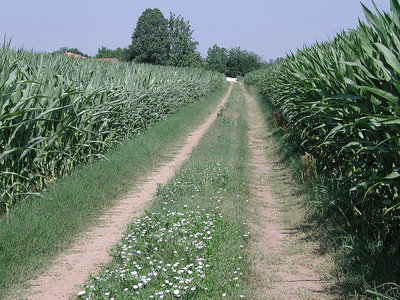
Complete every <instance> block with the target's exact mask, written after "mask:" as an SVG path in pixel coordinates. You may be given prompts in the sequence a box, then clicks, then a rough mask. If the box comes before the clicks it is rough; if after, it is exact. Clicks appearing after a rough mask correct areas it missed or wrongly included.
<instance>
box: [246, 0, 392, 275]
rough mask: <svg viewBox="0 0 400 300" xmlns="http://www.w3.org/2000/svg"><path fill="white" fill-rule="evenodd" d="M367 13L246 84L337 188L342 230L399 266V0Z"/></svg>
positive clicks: (333, 201)
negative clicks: (356, 23)
mask: <svg viewBox="0 0 400 300" xmlns="http://www.w3.org/2000/svg"><path fill="white" fill-rule="evenodd" d="M363 8H364V12H365V16H366V19H367V21H368V24H365V23H363V22H360V25H359V27H358V28H357V29H355V30H351V31H347V32H342V33H340V34H338V35H337V36H336V37H335V38H334V39H333V40H331V41H329V42H325V43H319V44H318V43H317V44H315V45H314V46H312V47H306V48H304V49H302V50H301V51H298V52H297V53H296V55H293V54H291V55H289V56H288V57H287V58H286V59H285V60H284V61H283V62H282V63H280V64H277V65H275V66H272V67H270V68H266V69H262V70H257V71H254V72H252V73H249V74H247V75H246V77H245V81H246V83H248V84H252V85H256V86H258V88H259V89H260V91H261V93H262V95H263V97H264V99H267V101H269V102H270V103H271V104H272V106H273V108H274V109H275V111H276V113H278V114H279V115H281V116H282V118H283V121H282V123H283V124H282V125H281V126H282V128H284V131H285V132H286V133H285V134H286V139H287V140H288V141H291V142H292V143H293V144H294V148H295V149H296V151H299V153H306V152H307V153H311V154H312V155H313V157H315V158H316V161H317V169H318V171H317V172H318V174H321V175H323V176H324V177H325V178H327V179H328V181H329V182H330V183H331V185H332V186H334V187H335V188H334V189H335V190H336V191H337V195H336V197H335V199H330V200H329V203H327V204H326V206H331V207H334V209H333V210H331V211H334V212H335V213H336V214H338V215H340V219H341V222H342V223H341V224H340V227H341V228H342V230H344V231H346V230H349V231H352V233H353V234H354V236H353V237H354V238H355V239H364V240H368V241H369V245H370V247H371V248H370V249H372V248H374V249H384V250H382V251H384V252H385V253H386V254H388V255H389V256H391V257H397V259H398V257H399V256H398V255H399V254H400V239H399V236H400V197H399V191H400V117H399V113H400V4H399V2H398V0H392V1H391V10H390V12H388V13H387V12H384V13H383V12H380V11H379V10H378V9H377V8H376V7H375V8H376V11H377V12H376V13H373V12H371V11H370V10H369V9H368V8H366V7H365V6H363ZM326 206H325V208H326ZM359 250H360V249H358V250H357V249H354V251H359ZM376 263H377V264H379V262H376ZM397 265H398V261H397ZM397 271H398V270H397ZM391 276H393V274H392V275H391ZM399 276H400V274H399V273H396V274H395V275H394V277H396V278H397V279H399Z"/></svg>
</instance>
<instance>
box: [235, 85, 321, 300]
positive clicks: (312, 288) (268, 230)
mask: <svg viewBox="0 0 400 300" xmlns="http://www.w3.org/2000/svg"><path fill="white" fill-rule="evenodd" d="M242 92H243V95H244V97H245V99H246V102H247V107H248V124H249V150H250V153H251V157H252V158H251V162H250V164H251V167H252V169H253V172H252V173H253V180H252V181H251V182H252V185H251V190H252V195H253V197H254V201H255V202H256V203H255V207H256V211H254V214H252V219H251V220H249V222H250V224H251V227H252V229H253V233H254V234H255V239H254V240H253V243H252V245H251V247H250V251H252V252H253V253H252V256H253V273H254V275H253V278H252V281H253V283H254V284H255V286H256V294H257V299H326V298H325V297H323V295H322V291H323V285H322V282H321V281H320V279H319V276H318V275H317V274H316V273H315V272H314V271H313V269H311V268H308V267H306V266H303V265H300V264H299V263H298V262H295V261H294V259H301V260H306V259H308V258H306V257H297V256H295V257H287V256H286V255H285V254H284V252H285V249H286V248H287V247H288V245H289V244H290V243H291V242H293V240H294V239H296V237H295V236H292V235H290V234H288V229H287V228H284V227H283V226H282V225H281V223H280V216H279V211H278V209H277V203H276V199H275V198H274V196H273V195H272V194H271V191H270V188H269V183H268V181H267V178H268V174H269V172H270V171H271V162H269V161H268V160H267V158H266V152H265V149H266V147H267V143H271V137H268V128H267V126H266V123H265V120H264V117H263V115H262V113H261V110H260V108H259V107H258V104H257V102H256V101H255V99H254V98H253V97H252V96H250V95H249V94H248V93H247V91H246V90H245V88H244V87H243V85H242ZM268 139H269V141H268ZM274 260H275V261H274ZM277 261H281V262H280V263H279V267H278V268H276V263H277Z"/></svg>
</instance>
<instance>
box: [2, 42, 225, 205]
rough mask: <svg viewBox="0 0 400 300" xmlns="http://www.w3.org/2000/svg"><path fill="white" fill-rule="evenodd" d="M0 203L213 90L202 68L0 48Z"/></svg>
mask: <svg viewBox="0 0 400 300" xmlns="http://www.w3.org/2000/svg"><path fill="white" fill-rule="evenodd" d="M0 69H1V70H2V72H1V75H0V134H1V139H0V192H1V194H0V207H1V211H4V210H8V209H9V208H10V207H11V206H12V205H13V204H14V203H15V201H16V200H17V199H18V198H20V197H23V196H24V195H26V194H29V193H34V192H37V191H40V190H42V189H43V188H45V187H46V185H48V184H49V183H51V182H52V181H54V180H55V179H57V178H59V177H60V176H63V175H64V174H66V173H69V172H70V171H71V170H72V169H73V168H74V167H75V166H79V165H82V164H84V163H86V162H89V161H91V160H92V159H93V158H95V157H102V155H101V153H102V152H103V151H104V150H106V149H108V148H110V147H112V146H113V145H114V144H115V143H118V142H120V141H122V140H124V139H126V138H127V137H130V136H132V135H134V134H136V133H138V132H140V131H141V130H143V129H145V128H147V127H148V126H150V125H151V124H153V123H154V122H156V121H158V120H161V119H163V118H164V117H165V116H166V115H168V114H171V113H173V112H175V111H176V110H178V109H179V108H180V107H181V106H182V105H184V104H186V103H190V102H193V101H194V100H197V99H199V98H200V97H203V96H205V95H206V94H208V93H209V92H211V91H213V90H214V89H215V88H216V87H217V86H220V85H221V84H222V82H223V77H222V76H221V75H218V74H215V73H211V72H208V71H202V70H193V69H176V68H173V67H154V66H148V65H134V64H127V63H118V62H117V63H115V62H114V63H105V62H97V61H95V60H79V59H74V58H69V57H66V56H60V55H55V54H35V53H32V52H26V51H22V50H19V51H12V50H9V49H8V47H7V46H6V45H3V46H2V48H1V49H0Z"/></svg>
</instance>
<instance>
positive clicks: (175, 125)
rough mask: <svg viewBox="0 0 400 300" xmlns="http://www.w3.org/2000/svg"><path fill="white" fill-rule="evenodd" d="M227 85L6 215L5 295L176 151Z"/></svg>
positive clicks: (1, 253)
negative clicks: (105, 158)
mask: <svg viewBox="0 0 400 300" xmlns="http://www.w3.org/2000/svg"><path fill="white" fill-rule="evenodd" d="M225 92H226V86H225V88H224V89H221V90H220V91H217V92H215V93H213V94H212V95H210V97H208V98H207V99H204V100H200V101H198V102H196V103H194V104H191V105H188V106H186V107H184V108H182V110H180V111H179V112H177V113H176V114H174V115H172V116H169V117H168V118H167V119H166V120H164V121H161V122H159V123H157V124H155V125H154V126H153V127H152V128H150V129H148V130H147V131H146V132H145V133H142V134H140V135H137V136H136V137H134V138H132V139H131V140H128V141H126V142H124V143H122V144H121V145H119V146H117V147H116V148H114V149H113V150H111V151H109V152H108V153H106V154H105V156H106V157H107V159H108V160H98V161H95V162H93V163H91V164H89V165H87V166H84V167H82V168H81V169H80V170H76V171H75V172H74V173H73V174H71V175H70V176H68V177H66V178H63V179H60V180H58V182H56V183H54V184H52V185H51V186H50V187H49V189H48V190H47V191H45V192H44V193H43V194H42V197H40V198H38V197H27V198H26V199H24V200H23V201H21V203H19V204H18V205H17V206H16V207H15V208H13V210H12V211H11V212H10V214H8V215H7V216H1V217H0V294H1V295H2V297H6V296H7V295H8V296H10V295H11V297H12V295H13V294H14V293H18V290H19V289H20V288H21V287H24V285H25V284H26V282H27V281H28V280H29V279H32V278H33V277H34V276H36V275H37V274H40V272H41V271H42V270H43V269H44V268H45V267H46V266H48V265H49V264H50V263H51V262H52V259H54V257H55V256H56V255H57V254H58V253H60V252H61V251H62V250H64V249H66V248H67V247H68V246H69V245H71V244H72V243H73V242H74V241H76V239H77V237H78V236H80V235H81V234H82V233H84V232H85V231H86V230H87V228H88V227H90V226H91V225H94V224H96V222H98V220H99V216H100V215H102V214H104V212H105V211H106V210H107V209H108V208H110V207H112V206H113V205H114V204H115V203H116V202H117V200H118V199H120V198H121V197H122V196H123V195H124V194H126V193H127V192H129V191H130V190H132V189H133V188H134V187H135V186H137V184H138V183H139V182H140V181H141V180H143V179H145V177H146V176H147V175H149V174H150V173H151V171H152V170H154V169H155V168H156V167H158V166H160V165H161V164H162V163H163V162H165V161H167V160H168V159H169V158H170V157H172V156H173V155H174V153H175V152H176V151H177V148H179V146H180V145H182V144H183V142H184V140H185V138H186V136H187V134H188V133H189V132H190V131H192V130H194V129H195V128H196V127H197V126H199V125H200V124H202V122H204V120H205V118H206V117H207V116H208V115H209V114H210V113H212V112H213V111H214V110H215V109H216V106H217V105H218V103H219V102H220V98H221V97H222V95H223V94H224V93H225Z"/></svg>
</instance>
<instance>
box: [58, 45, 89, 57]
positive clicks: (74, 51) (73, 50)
mask: <svg viewBox="0 0 400 300" xmlns="http://www.w3.org/2000/svg"><path fill="white" fill-rule="evenodd" d="M65 52H71V53H75V54H78V55H81V56H85V57H89V55H87V54H85V53H83V52H82V51H80V50H79V49H78V48H68V47H61V48H60V49H58V50H56V51H54V53H65Z"/></svg>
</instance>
